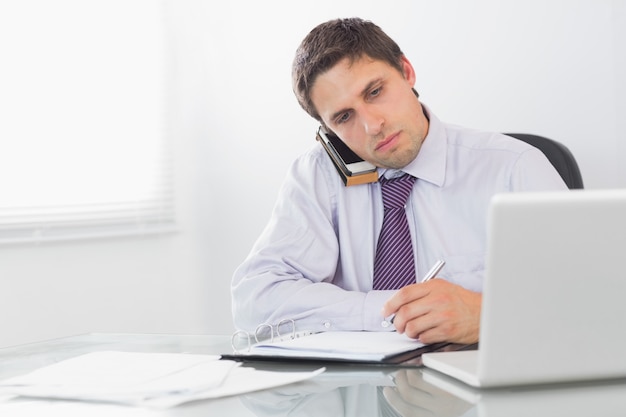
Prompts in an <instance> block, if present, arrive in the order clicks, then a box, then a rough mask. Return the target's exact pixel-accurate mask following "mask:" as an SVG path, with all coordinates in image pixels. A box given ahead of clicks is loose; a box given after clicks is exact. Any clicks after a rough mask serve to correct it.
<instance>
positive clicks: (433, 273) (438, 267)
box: [385, 259, 446, 323]
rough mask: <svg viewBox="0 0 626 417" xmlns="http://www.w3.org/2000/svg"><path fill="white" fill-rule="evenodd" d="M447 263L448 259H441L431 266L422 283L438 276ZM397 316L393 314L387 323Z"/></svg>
mask: <svg viewBox="0 0 626 417" xmlns="http://www.w3.org/2000/svg"><path fill="white" fill-rule="evenodd" d="M445 264H446V261H444V260H441V259H439V260H438V261H437V262H435V264H434V265H433V266H432V267H431V268H430V270H429V271H428V272H427V273H426V275H424V278H422V280H421V281H420V283H423V282H426V281H429V280H431V279H433V278H435V277H436V276H437V274H438V273H439V271H441V268H443V266H444V265H445ZM395 317H396V314H395V313H394V314H392V315H390V316H389V317H387V318H386V319H385V322H386V323H393V319H394V318H395Z"/></svg>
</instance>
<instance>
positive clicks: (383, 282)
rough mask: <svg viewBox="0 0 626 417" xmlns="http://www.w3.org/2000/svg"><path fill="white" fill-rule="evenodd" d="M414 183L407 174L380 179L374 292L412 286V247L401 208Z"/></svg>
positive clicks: (413, 262) (413, 277)
mask: <svg viewBox="0 0 626 417" xmlns="http://www.w3.org/2000/svg"><path fill="white" fill-rule="evenodd" d="M414 182H415V177H412V176H410V175H408V174H404V175H403V176H401V177H398V178H393V179H386V178H384V177H381V179H380V183H381V190H382V194H383V206H384V209H385V212H384V217H383V227H382V229H381V231H380V236H379V237H378V245H377V246H376V256H375V258H374V289H375V290H395V289H398V288H402V287H404V286H405V285H408V284H414V283H415V261H414V259H413V244H412V243H411V232H410V231H409V223H408V222H407V219H406V212H405V208H404V207H405V205H406V201H407V199H408V197H409V194H410V193H411V190H412V189H413V183H414Z"/></svg>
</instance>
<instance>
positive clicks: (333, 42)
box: [291, 17, 403, 121]
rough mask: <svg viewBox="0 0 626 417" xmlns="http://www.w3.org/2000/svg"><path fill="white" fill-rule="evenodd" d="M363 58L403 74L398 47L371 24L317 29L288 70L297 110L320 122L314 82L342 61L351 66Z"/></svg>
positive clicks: (335, 23) (340, 22)
mask: <svg viewBox="0 0 626 417" xmlns="http://www.w3.org/2000/svg"><path fill="white" fill-rule="evenodd" d="M364 55H367V56H369V57H370V58H373V59H376V60H380V61H385V62H387V63H388V64H389V65H391V66H392V67H394V68H396V69H397V70H398V71H400V72H402V63H401V58H402V55H403V53H402V51H401V50H400V47H399V46H398V44H397V43H396V42H395V41H394V40H393V39H391V38H390V37H389V36H388V35H387V34H386V33H385V32H383V30H382V29H381V28H380V27H378V26H377V25H375V24H374V23H372V22H370V21H367V20H363V19H360V18H356V17H355V18H347V19H334V20H330V21H328V22H325V23H322V24H320V25H318V26H316V27H315V28H314V29H313V30H311V32H309V34H308V35H307V36H306V37H305V38H304V39H303V40H302V43H300V46H299V47H298V49H297V50H296V55H295V58H294V60H293V65H292V67H291V77H292V87H293V91H294V93H295V94H296V98H297V99H298V103H300V106H302V108H303V109H304V110H305V111H306V112H307V113H308V114H310V115H311V116H312V117H313V118H315V119H316V120H318V121H321V118H320V115H319V113H318V112H317V110H316V109H315V106H314V105H313V102H312V101H311V88H313V84H314V83H315V80H316V79H317V77H318V76H319V75H320V74H322V73H324V72H325V71H327V70H329V69H330V68H332V67H333V66H334V65H335V64H337V63H338V62H339V61H341V60H342V59H344V58H348V59H350V60H351V61H352V62H354V61H356V60H358V59H359V58H361V57H362V56H364Z"/></svg>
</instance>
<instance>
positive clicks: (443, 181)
mask: <svg viewBox="0 0 626 417" xmlns="http://www.w3.org/2000/svg"><path fill="white" fill-rule="evenodd" d="M292 73H293V88H294V92H295V94H296V97H297V98H298V101H299V103H300V105H301V106H302V107H303V108H304V110H305V111H307V112H308V113H309V114H310V115H311V116H312V117H314V118H315V119H316V120H318V121H319V122H320V123H321V124H322V125H324V126H325V128H327V129H328V130H330V131H332V132H334V133H336V134H337V135H338V136H339V137H340V138H341V139H342V140H343V141H344V142H345V143H346V144H347V145H348V146H349V147H350V148H351V149H352V150H353V151H354V152H355V153H356V154H357V155H359V156H360V157H361V158H363V159H365V160H366V161H369V162H371V163H373V164H374V165H376V166H377V167H378V168H377V170H378V173H379V176H380V177H381V181H379V182H376V183H370V184H361V185H355V186H349V187H346V186H344V184H343V182H342V180H341V179H340V177H339V176H338V174H337V172H336V171H335V168H334V166H333V165H332V162H331V159H330V158H329V157H328V155H326V154H325V153H324V150H323V149H322V147H321V145H319V144H316V146H315V147H313V148H312V149H311V150H310V151H309V152H307V153H305V154H304V155H302V156H300V157H299V158H298V159H297V160H296V161H295V162H294V164H293V165H292V168H291V171H290V173H289V175H288V177H287V178H286V180H285V182H284V184H283V186H282V188H281V191H280V195H279V198H278V202H277V204H276V206H275V209H274V211H273V214H272V218H271V220H270V222H269V224H268V225H267V227H266V229H265V230H264V231H263V233H262V235H261V236H260V238H259V240H258V241H257V242H256V243H255V245H254V247H253V249H252V251H251V253H250V255H249V256H248V257H247V259H246V260H245V261H244V262H243V264H242V265H241V266H240V267H239V268H238V269H237V271H236V272H235V274H234V277H233V282H232V297H233V298H232V300H233V318H234V323H235V326H236V327H237V328H239V329H243V330H246V331H249V332H254V330H255V328H256V326H257V325H258V324H259V323H267V324H270V325H277V324H278V323H280V322H281V321H282V320H294V322H295V323H296V324H295V325H296V328H297V329H298V330H310V331H325V330H366V331H383V330H393V329H394V328H395V329H396V330H397V331H398V332H404V333H406V334H407V335H408V336H410V337H413V338H419V339H420V340H421V341H422V342H424V343H434V342H439V341H448V342H457V343H474V342H476V341H478V335H479V317H480V306H481V299H482V297H481V290H482V279H483V272H484V271H483V269H484V260H485V250H486V222H487V208H488V205H489V201H490V199H491V197H492V196H493V195H494V194H496V193H500V192H513V191H531V190H532V191H538V190H559V189H566V186H565V184H564V182H563V181H562V179H561V178H560V176H559V174H558V173H557V172H556V170H555V169H554V168H553V167H552V165H551V164H550V162H549V161H548V160H547V159H546V158H545V157H544V155H543V154H542V153H541V152H540V151H539V150H537V149H535V148H533V147H531V146H529V145H527V144H525V143H523V142H521V141H518V140H516V139H513V138H509V137H507V136H504V135H501V134H497V133H487V132H479V131H473V130H469V129H463V128H460V127H456V126H452V125H448V124H444V123H442V122H441V121H440V120H438V119H437V117H436V116H435V115H434V113H433V112H432V111H430V110H429V109H428V108H427V107H426V106H424V105H422V103H420V101H419V98H418V97H419V96H418V94H417V92H416V91H415V90H414V85H415V81H416V76H415V70H414V68H413V66H412V65H411V63H410V62H409V60H408V59H407V57H406V56H405V55H404V54H403V53H402V51H401V50H400V48H399V46H398V45H397V44H396V43H395V42H394V41H393V40H392V39H390V38H389V37H388V36H387V35H386V34H385V33H384V32H383V31H382V30H381V29H380V28H379V27H378V26H376V25H374V24H373V23H371V22H368V21H364V20H361V19H357V18H353V19H338V20H332V21H329V22H326V23H322V24H321V25H319V26H317V27H316V28H314V29H313V30H312V31H311V32H310V33H309V34H308V35H307V36H306V37H305V39H304V40H303V41H302V43H301V45H300V47H299V48H298V50H297V52H296V56H295V59H294V63H293V72H292ZM407 174H408V175H407ZM398 177H402V178H403V179H407V178H409V179H410V180H411V181H414V182H412V184H413V185H412V186H411V185H409V187H410V195H409V197H408V201H407V202H406V205H405V207H404V209H403V210H402V211H403V212H404V213H403V218H406V220H405V223H407V224H408V228H409V231H410V240H411V242H412V253H413V256H412V261H411V263H412V264H414V265H411V273H412V274H414V275H415V277H417V283H416V280H415V278H412V282H413V283H412V284H408V285H405V286H404V287H403V288H400V289H398V288H395V289H394V288H392V289H386V288H383V289H373V288H374V285H375V283H374V281H375V280H376V278H375V277H374V275H375V267H374V262H375V257H376V251H377V244H378V239H379V235H380V233H381V229H382V227H383V226H382V225H383V218H384V208H383V202H382V187H383V184H386V183H387V181H389V182H391V181H392V180H393V179H394V178H398ZM404 214H406V217H404ZM394 250H399V249H398V248H395V249H393V250H392V251H394ZM438 259H443V260H445V262H446V265H445V267H444V268H443V270H442V271H441V272H440V273H439V274H438V276H437V278H439V279H433V280H430V281H428V282H426V283H419V281H420V279H419V277H421V276H423V275H424V274H425V273H426V271H427V270H428V269H429V267H430V266H431V265H432V264H433V263H434V262H435V261H436V260H438ZM394 262H395V261H394ZM413 266H414V267H415V268H413ZM393 314H395V316H394V320H393V325H390V321H389V320H386V319H385V318H386V317H387V316H391V315H393Z"/></svg>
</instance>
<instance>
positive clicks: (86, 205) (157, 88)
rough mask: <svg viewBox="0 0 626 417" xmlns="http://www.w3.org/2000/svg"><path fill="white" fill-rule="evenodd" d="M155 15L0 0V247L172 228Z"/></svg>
mask: <svg viewBox="0 0 626 417" xmlns="http://www.w3.org/2000/svg"><path fill="white" fill-rule="evenodd" d="M162 8H163V6H162V3H161V2H158V1H152V0H90V1H88V2H85V1H83V0H54V1H49V0H20V1H15V2H2V3H0V53H1V54H2V61H3V62H2V65H0V91H1V93H0V120H1V122H0V148H1V149H0V243H14V242H42V241H49V240H67V239H78V238H94V237H105V236H119V235H134V234H147V233H162V232H168V231H172V230H174V218H175V211H174V208H175V207H174V190H173V171H172V162H173V161H172V151H171V147H170V143H169V140H168V136H167V135H166V130H165V119H166V118H165V85H166V84H165V76H166V74H165V72H166V71H165V68H166V66H165V51H164V45H165V43H164V28H163V16H162V13H163V10H162Z"/></svg>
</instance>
